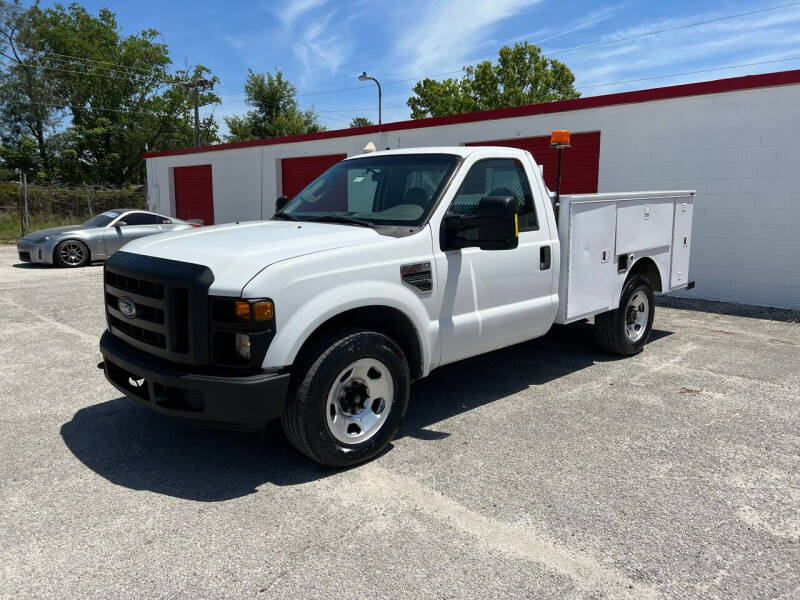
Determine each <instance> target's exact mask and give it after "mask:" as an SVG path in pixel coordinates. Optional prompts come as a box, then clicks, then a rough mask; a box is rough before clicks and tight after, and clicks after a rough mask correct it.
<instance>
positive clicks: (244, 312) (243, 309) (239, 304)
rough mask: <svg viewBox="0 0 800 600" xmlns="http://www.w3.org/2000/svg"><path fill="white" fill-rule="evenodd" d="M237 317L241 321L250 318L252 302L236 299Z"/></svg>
mask: <svg viewBox="0 0 800 600" xmlns="http://www.w3.org/2000/svg"><path fill="white" fill-rule="evenodd" d="M236 318H237V319H238V320H239V321H249V320H250V303H249V302H244V301H242V300H237V301H236Z"/></svg>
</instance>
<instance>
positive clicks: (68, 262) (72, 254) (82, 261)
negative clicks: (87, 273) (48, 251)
mask: <svg viewBox="0 0 800 600" xmlns="http://www.w3.org/2000/svg"><path fill="white" fill-rule="evenodd" d="M53 261H54V262H55V263H56V264H57V265H58V266H59V267H66V268H70V269H72V268H75V267H83V266H84V265H87V264H89V248H88V247H87V246H86V244H84V243H83V242H79V241H78V240H64V241H63V242H61V243H59V244H58V246H56V249H55V250H54V251H53Z"/></svg>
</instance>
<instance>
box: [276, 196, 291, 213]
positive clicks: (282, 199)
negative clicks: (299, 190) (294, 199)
mask: <svg viewBox="0 0 800 600" xmlns="http://www.w3.org/2000/svg"><path fill="white" fill-rule="evenodd" d="M287 204H289V199H288V198H287V197H286V196H278V197H277V198H276V199H275V212H276V213H279V212H281V211H282V210H283V209H284V207H285V206H286V205H287Z"/></svg>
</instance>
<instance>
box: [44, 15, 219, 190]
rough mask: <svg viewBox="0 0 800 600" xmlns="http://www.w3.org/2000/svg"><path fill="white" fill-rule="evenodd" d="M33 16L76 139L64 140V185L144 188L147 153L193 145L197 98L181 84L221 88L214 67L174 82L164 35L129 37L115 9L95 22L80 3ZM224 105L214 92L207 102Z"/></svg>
mask: <svg viewBox="0 0 800 600" xmlns="http://www.w3.org/2000/svg"><path fill="white" fill-rule="evenodd" d="M31 11H32V13H33V14H32V17H31V18H32V20H33V23H34V32H35V36H36V39H37V42H38V50H39V52H40V56H41V57H42V58H41V59H40V60H41V61H42V62H43V65H42V66H43V68H45V69H47V70H48V76H49V77H52V78H53V79H54V80H55V81H56V86H57V90H58V94H59V96H60V97H61V98H62V100H63V102H64V106H65V107H66V109H67V111H68V114H69V115H70V121H71V124H70V128H69V135H67V136H64V137H63V139H62V140H61V142H62V151H65V152H67V156H66V157H65V158H66V159H67V160H61V161H59V172H58V174H57V175H58V177H59V178H61V179H65V180H72V181H84V182H110V183H115V184H122V183H129V182H137V181H140V180H141V178H142V164H143V163H142V160H141V154H142V152H144V151H145V150H146V149H148V150H166V149H171V148H175V147H182V146H190V145H192V144H193V142H194V140H193V137H194V134H193V106H194V96H193V91H192V90H187V89H185V88H182V87H179V86H177V85H175V84H176V83H178V82H180V81H185V80H188V79H196V78H203V79H208V80H210V81H211V82H212V83H214V82H216V81H217V79H216V78H215V77H212V76H211V73H210V71H209V70H208V69H207V68H206V67H203V66H200V65H199V66H196V67H194V68H192V69H190V68H189V67H188V66H187V67H186V68H185V69H181V70H178V71H176V72H175V73H172V74H170V73H169V70H168V69H169V67H170V65H171V60H170V58H169V52H168V49H167V46H166V44H164V43H163V42H160V41H159V37H160V34H159V32H158V31H156V30H154V29H146V30H144V31H142V32H140V33H138V34H135V35H128V36H123V35H122V34H121V33H120V31H119V26H118V24H117V21H116V17H115V15H114V13H113V12H111V11H110V10H108V9H101V10H100V11H99V12H98V14H97V15H92V14H90V13H89V12H88V11H87V10H86V9H85V8H83V7H82V6H80V5H78V4H76V3H73V4H70V5H69V6H68V7H66V8H65V7H63V6H62V5H59V4H56V5H54V6H53V7H52V8H47V9H44V10H41V9H39V8H38V7H33V8H32V9H31ZM218 102H219V98H218V97H217V96H216V95H215V94H213V92H209V91H204V92H203V93H202V94H201V95H200V104H201V105H207V104H213V103H218ZM204 137H205V140H204V141H205V142H210V141H216V140H217V137H216V124H215V123H214V122H213V119H212V120H211V121H208V120H206V123H205V127H204Z"/></svg>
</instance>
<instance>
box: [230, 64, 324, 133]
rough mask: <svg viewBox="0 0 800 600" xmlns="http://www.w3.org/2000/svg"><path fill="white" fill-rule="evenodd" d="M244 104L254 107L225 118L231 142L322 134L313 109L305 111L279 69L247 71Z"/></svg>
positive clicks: (322, 127) (321, 127)
mask: <svg viewBox="0 0 800 600" xmlns="http://www.w3.org/2000/svg"><path fill="white" fill-rule="evenodd" d="M244 93H245V102H246V103H247V105H248V106H252V107H253V108H252V110H249V111H247V114H245V115H243V116H238V115H234V116H228V117H225V124H226V125H227V126H228V131H229V133H228V135H227V136H226V140H227V141H229V142H235V141H243V140H252V139H263V138H270V137H278V136H282V135H298V134H302V133H313V132H317V131H323V130H324V129H325V127H324V126H323V125H321V124H320V123H319V122H318V120H317V113H316V112H314V110H313V109H310V110H302V109H301V108H300V107H299V106H298V104H297V100H296V99H295V95H296V94H297V89H296V88H295V87H294V86H293V85H292V84H291V83H290V82H289V81H288V80H287V79H284V77H283V73H282V72H281V71H279V70H276V71H275V74H274V75H273V74H272V73H254V72H253V70H252V69H250V70H248V75H247V81H246V82H245V84H244Z"/></svg>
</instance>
